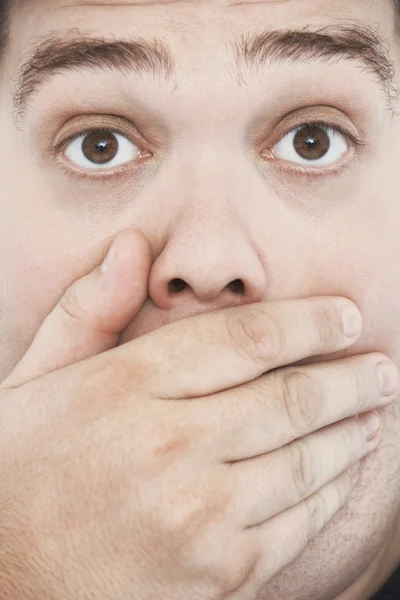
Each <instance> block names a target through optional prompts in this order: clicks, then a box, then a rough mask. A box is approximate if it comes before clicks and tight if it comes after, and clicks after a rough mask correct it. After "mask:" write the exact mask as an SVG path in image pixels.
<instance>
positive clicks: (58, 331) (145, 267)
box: [0, 229, 152, 389]
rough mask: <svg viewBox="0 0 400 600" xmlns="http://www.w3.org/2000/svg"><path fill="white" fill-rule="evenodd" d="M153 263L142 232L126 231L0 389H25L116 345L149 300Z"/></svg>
mask: <svg viewBox="0 0 400 600" xmlns="http://www.w3.org/2000/svg"><path fill="white" fill-rule="evenodd" d="M151 260H152V258H151V248H150V245H149V243H148V241H147V239H146V238H145V237H144V236H143V235H142V234H141V233H139V232H138V231H135V230H134V229H124V230H123V231H120V232H119V233H118V234H117V236H116V237H115V239H114V242H113V244H112V245H111V248H110V251H109V253H108V255H107V259H106V261H105V262H104V263H103V265H101V266H98V267H96V268H95V269H94V270H93V271H92V272H91V273H89V274H88V275H85V276H84V277H82V278H81V279H79V280H78V281H76V282H74V283H73V284H72V285H71V286H70V287H69V288H68V289H67V291H66V292H65V294H64V295H63V297H62V298H61V300H60V301H59V303H58V304H57V306H56V307H55V308H54V310H53V311H52V312H51V313H50V314H49V316H48V317H47V318H46V319H45V321H44V322H43V324H42V326H41V327H40V329H39V331H38V333H37V335H36V337H35V339H34V340H33V342H32V345H31V346H30V348H29V349H28V351H27V352H26V354H25V355H24V357H23V358H22V359H21V361H20V362H19V363H18V364H17V366H16V367H15V368H14V370H13V371H12V372H11V373H10V375H9V376H8V377H7V378H6V379H5V381H3V383H2V385H1V386H0V389H5V388H11V387H13V388H15V387H19V386H20V385H23V384H24V383H27V382H28V381H31V380H32V379H36V378H37V377H41V376H43V375H46V374H47V373H49V372H50V371H55V370H56V369H60V368H62V367H66V366H68V365H70V364H73V363H76V362H78V361H81V360H84V359H86V358H89V357H90V356H93V355H95V354H99V353H100V352H105V351H106V350H109V349H111V348H113V347H114V346H116V344H117V342H118V339H119V335H120V333H121V331H122V330H123V329H124V328H125V327H126V326H127V325H128V323H129V322H130V321H131V320H132V319H133V317H134V316H135V315H136V314H137V313H138V311H139V310H140V308H141V306H142V305H143V303H144V301H145V300H146V298H147V296H148V279H149V271H150V266H151ZM104 270H105V272H103V271H104Z"/></svg>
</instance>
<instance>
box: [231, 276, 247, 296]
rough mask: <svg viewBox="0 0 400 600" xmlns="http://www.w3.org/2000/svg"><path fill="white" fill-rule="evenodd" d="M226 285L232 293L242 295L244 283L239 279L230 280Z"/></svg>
mask: <svg viewBox="0 0 400 600" xmlns="http://www.w3.org/2000/svg"><path fill="white" fill-rule="evenodd" d="M227 287H228V288H229V289H230V290H231V292H233V293H234V294H238V295H240V296H243V294H244V283H243V281H242V280H241V279H235V280H234V281H231V282H230V283H229V284H228V286H227Z"/></svg>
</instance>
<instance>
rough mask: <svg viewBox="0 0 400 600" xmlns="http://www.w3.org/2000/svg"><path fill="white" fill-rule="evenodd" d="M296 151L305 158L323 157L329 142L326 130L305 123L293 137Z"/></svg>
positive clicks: (315, 158)
mask: <svg viewBox="0 0 400 600" xmlns="http://www.w3.org/2000/svg"><path fill="white" fill-rule="evenodd" d="M294 145H295V148H296V152H297V153H298V154H299V155H300V156H301V157H302V158H304V159H306V160H317V159H319V158H323V157H324V156H325V154H326V153H327V152H328V150H329V148H330V145H331V142H330V138H329V135H328V132H327V131H326V130H325V129H324V128H323V127H320V126H317V125H305V126H304V127H302V128H301V129H299V131H298V132H297V133H296V135H295V138H294Z"/></svg>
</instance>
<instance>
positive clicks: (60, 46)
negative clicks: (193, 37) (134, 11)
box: [13, 35, 175, 116]
mask: <svg viewBox="0 0 400 600" xmlns="http://www.w3.org/2000/svg"><path fill="white" fill-rule="evenodd" d="M78 69H104V70H107V69H110V70H116V71H121V72H122V73H124V74H127V73H129V72H136V73H137V74H139V75H144V74H151V75H153V76H155V77H164V78H165V79H167V80H168V79H170V78H171V76H172V74H173V73H174V70H175V64H174V60H173V57H172V55H171V52H170V51H169V48H168V47H167V46H166V45H165V44H164V43H163V42H161V41H160V40H159V39H154V40H145V39H141V38H140V39H135V40H129V41H128V40H105V39H104V38H96V37H84V36H82V35H80V36H79V37H72V38H71V36H69V35H67V36H65V37H60V36H51V37H47V38H45V39H43V40H41V41H39V42H38V43H36V45H35V48H34V50H33V52H32V53H31V56H30V58H29V59H28V60H27V61H26V62H24V63H23V64H22V66H21V67H20V69H19V71H18V73H17V84H16V88H15V92H14V94H13V102H14V107H15V109H16V111H17V113H18V116H22V114H23V112H24V111H25V109H26V107H27V105H28V102H29V100H30V98H31V96H32V95H33V94H34V93H35V91H36V90H37V89H38V87H39V86H41V85H42V84H43V83H44V82H46V81H48V80H49V79H50V78H51V77H52V76H54V75H56V74H59V73H63V72H65V71H74V70H78Z"/></svg>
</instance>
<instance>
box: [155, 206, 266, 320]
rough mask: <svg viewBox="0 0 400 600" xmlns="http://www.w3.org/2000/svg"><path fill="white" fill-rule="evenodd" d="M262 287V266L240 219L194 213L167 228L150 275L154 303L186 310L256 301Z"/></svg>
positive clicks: (263, 271) (188, 311)
mask: <svg viewBox="0 0 400 600" xmlns="http://www.w3.org/2000/svg"><path fill="white" fill-rule="evenodd" d="M265 288H266V275H265V269H264V266H263V264H262V261H261V259H260V257H259V255H258V252H257V250H256V248H255V246H254V244H253V243H252V241H251V240H250V239H249V237H248V235H247V233H246V232H245V231H244V230H243V229H242V228H241V227H240V224H238V223H237V222H236V221H235V220H234V219H224V220H221V219H218V218H217V217H215V218H211V219H210V218H208V219H201V218H200V219H199V218H198V217H197V218H196V216H195V215H194V216H193V215H192V217H187V218H186V219H185V220H183V221H182V222H181V223H180V225H179V226H175V227H172V228H171V229H170V235H169V237H168V240H167V242H166V244H165V247H164V249H163V251H162V252H161V254H160V255H159V256H158V257H157V259H156V260H155V261H154V263H153V266H152V270H151V273H150V279H149V294H150V298H151V299H152V301H153V302H154V304H155V305H156V306H158V307H160V308H164V309H178V310H179V309H181V310H182V312H185V313H188V314H191V313H192V312H199V311H201V310H202V309H204V307H205V308H207V309H218V308H223V307H227V306H235V305H239V304H245V303H250V302H259V301H261V300H262V299H263V298H264V296H265V293H266V290H265Z"/></svg>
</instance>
